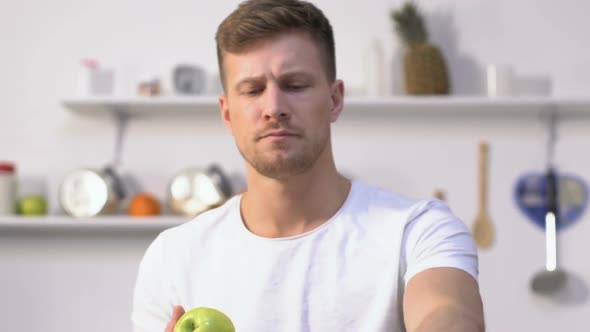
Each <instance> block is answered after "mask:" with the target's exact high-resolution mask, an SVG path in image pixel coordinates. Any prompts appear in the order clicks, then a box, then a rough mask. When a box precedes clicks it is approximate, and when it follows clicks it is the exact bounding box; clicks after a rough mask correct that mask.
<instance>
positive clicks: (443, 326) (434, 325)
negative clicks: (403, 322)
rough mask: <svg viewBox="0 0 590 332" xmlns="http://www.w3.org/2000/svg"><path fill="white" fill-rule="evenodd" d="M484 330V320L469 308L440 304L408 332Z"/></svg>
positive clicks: (480, 331) (466, 331)
mask: <svg viewBox="0 0 590 332" xmlns="http://www.w3.org/2000/svg"><path fill="white" fill-rule="evenodd" d="M439 331H440V332H443V331H444V332H447V331H453V332H484V331H485V326H484V320H483V317H481V316H480V315H479V314H477V313H476V312H473V311H472V310H470V309H469V308H465V307H459V306H456V305H446V306H441V307H439V308H438V309H436V310H434V311H433V312H431V313H430V314H428V315H427V316H426V317H424V319H423V320H422V322H421V323H420V325H419V326H418V327H417V328H416V330H414V331H408V332H439Z"/></svg>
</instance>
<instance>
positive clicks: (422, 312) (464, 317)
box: [403, 268, 485, 332]
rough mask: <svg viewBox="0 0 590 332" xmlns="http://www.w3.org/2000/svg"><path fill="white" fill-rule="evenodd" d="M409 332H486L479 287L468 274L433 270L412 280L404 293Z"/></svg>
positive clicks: (417, 275) (449, 270)
mask: <svg viewBox="0 0 590 332" xmlns="http://www.w3.org/2000/svg"><path fill="white" fill-rule="evenodd" d="M403 305H404V321H405V324H406V330H407V331H408V332H438V331H454V332H455V331H456V332H483V331H484V330H485V328H484V318H483V305H482V302H481V296H480V294H479V286H478V284H477V282H476V281H475V279H473V277H472V276H471V275H469V274H468V273H467V272H464V271H462V270H459V269H455V268H431V269H427V270H424V271H422V272H420V273H418V274H416V275H415V276H414V277H413V278H412V279H410V280H409V282H408V284H407V286H406V290H405V293H404V304H403Z"/></svg>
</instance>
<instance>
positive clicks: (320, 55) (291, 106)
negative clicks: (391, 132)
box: [132, 0, 484, 332]
mask: <svg viewBox="0 0 590 332" xmlns="http://www.w3.org/2000/svg"><path fill="white" fill-rule="evenodd" d="M216 41H217V46H218V58H219V68H220V72H221V77H222V81H223V86H224V95H223V96H221V97H220V99H219V104H220V108H221V113H222V118H223V121H224V123H225V124H226V126H227V127H228V128H229V130H230V131H231V133H232V135H233V136H234V138H235V141H236V144H237V147H238V149H239V151H240V153H241V154H242V156H243V157H244V159H245V161H246V163H245V165H246V175H247V185H248V186H247V191H246V192H244V193H242V194H241V195H237V196H235V197H233V198H231V199H230V200H229V201H228V202H227V203H226V204H224V205H223V206H221V207H219V208H216V209H214V210H211V211H208V212H206V213H204V214H202V215H200V216H198V217H197V218H195V219H194V220H192V221H190V222H188V223H186V224H184V225H181V226H178V227H175V228H172V229H169V230H166V231H164V232H163V233H162V234H160V235H159V236H158V237H157V238H156V239H155V240H154V242H153V243H152V245H151V246H150V247H149V249H148V250H147V252H146V254H145V257H144V258H143V260H142V262H141V265H140V270H139V274H138V279H137V284H136V289H135V297H134V310H133V314H132V320H133V323H134V327H135V330H136V331H137V332H152V331H154V332H156V331H157V332H161V331H166V332H172V330H173V327H174V324H175V323H176V321H177V320H178V318H179V317H180V316H181V315H182V314H183V313H184V310H189V309H192V308H195V307H211V308H215V309H218V310H221V311H222V312H224V313H225V314H227V315H228V316H229V317H230V318H231V319H232V321H233V323H234V325H235V326H236V331H239V332H254V331H273V332H277V331H320V332H334V331H368V332H369V331H370V332H377V331H403V330H407V331H416V332H418V331H483V330H484V324H483V310H482V304H481V298H480V295H479V289H478V284H477V281H476V278H477V253H476V249H475V246H474V243H473V240H472V238H471V237H470V234H469V232H468V230H467V229H466V227H465V225H464V224H463V223H462V222H461V221H460V220H458V219H457V218H456V217H455V216H453V215H452V214H451V212H450V211H449V210H448V208H447V207H446V206H445V205H444V204H443V203H442V202H440V201H437V200H424V201H414V200H411V199H408V198H404V197H402V196H400V195H397V194H394V193H390V192H387V191H385V190H382V189H379V188H376V187H373V186H369V185H366V184H363V183H361V182H359V181H352V182H351V181H350V180H349V179H347V178H345V177H344V176H342V175H340V174H339V173H338V171H337V169H336V166H335V164H334V159H333V156H332V147H331V138H330V126H331V123H333V122H335V121H336V120H337V119H338V117H339V115H340V113H341V112H342V109H343V98H344V85H343V82H342V81H340V80H337V79H336V69H335V56H334V53H335V52H334V40H333V35H332V28H331V26H330V23H329V22H328V20H327V19H326V18H325V17H324V15H323V14H322V12H321V11H319V10H318V9H317V8H316V7H315V6H313V5H311V4H309V3H307V2H303V1H298V0H280V1H279V0H277V1H273V0H250V1H246V2H244V3H242V4H241V5H240V6H239V8H238V9H237V10H235V11H234V12H233V13H232V14H231V15H230V16H229V17H227V18H226V19H225V20H224V21H223V23H222V24H221V25H220V27H219V29H218V32H217V36H216Z"/></svg>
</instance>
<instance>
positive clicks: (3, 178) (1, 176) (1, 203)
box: [0, 162, 17, 215]
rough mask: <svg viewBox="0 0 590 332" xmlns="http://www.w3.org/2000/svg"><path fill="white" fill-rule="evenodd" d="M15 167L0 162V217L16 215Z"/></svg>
mask: <svg viewBox="0 0 590 332" xmlns="http://www.w3.org/2000/svg"><path fill="white" fill-rule="evenodd" d="M16 189H17V188H16V167H15V166H14V164H12V163H9V162H0V215H12V214H16Z"/></svg>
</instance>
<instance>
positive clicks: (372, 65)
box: [364, 39, 386, 97]
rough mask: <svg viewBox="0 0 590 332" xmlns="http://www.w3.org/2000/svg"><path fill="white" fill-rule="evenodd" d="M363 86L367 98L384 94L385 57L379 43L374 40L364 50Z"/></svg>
mask: <svg viewBox="0 0 590 332" xmlns="http://www.w3.org/2000/svg"><path fill="white" fill-rule="evenodd" d="M364 61H365V63H364V67H365V72H364V85H365V92H366V95H367V96H372V97H376V96H383V95H384V94H385V68H386V66H385V56H384V52H383V46H382V45H381V42H380V41H379V40H377V39H374V40H373V41H372V42H371V44H370V45H369V47H368V48H367V50H366V53H365V58H364Z"/></svg>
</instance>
